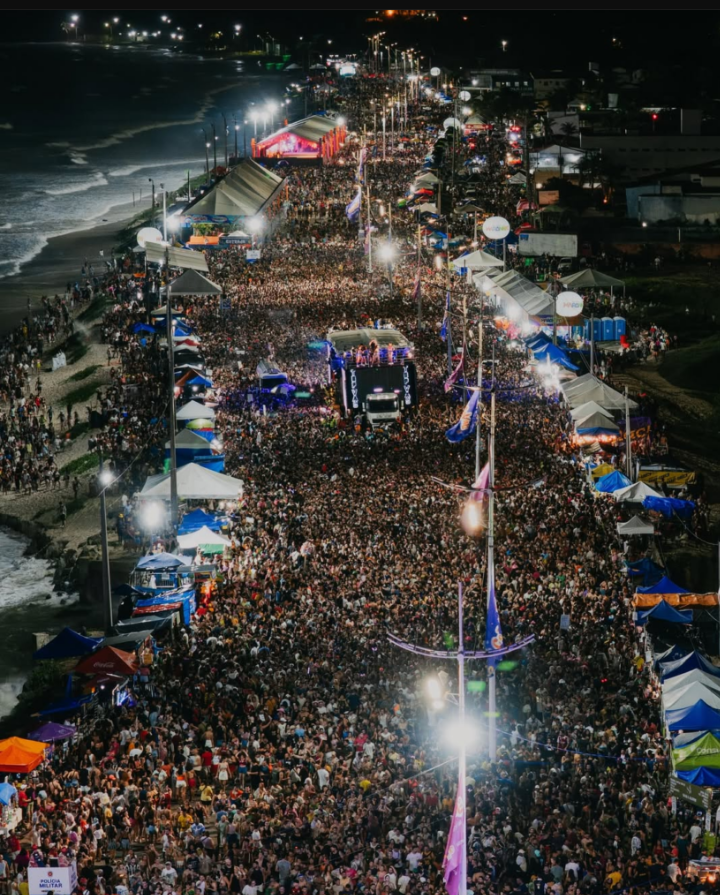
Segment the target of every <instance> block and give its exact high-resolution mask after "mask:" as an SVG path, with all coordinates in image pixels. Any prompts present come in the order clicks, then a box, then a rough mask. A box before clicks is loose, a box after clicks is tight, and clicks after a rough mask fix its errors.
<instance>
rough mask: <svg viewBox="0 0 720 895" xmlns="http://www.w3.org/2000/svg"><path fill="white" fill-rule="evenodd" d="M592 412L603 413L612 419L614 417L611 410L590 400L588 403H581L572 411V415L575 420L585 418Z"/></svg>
mask: <svg viewBox="0 0 720 895" xmlns="http://www.w3.org/2000/svg"><path fill="white" fill-rule="evenodd" d="M592 413H602V414H603V415H604V416H606V417H607V418H608V419H610V420H611V419H612V418H613V416H612V413H610V411H609V410H605V408H604V407H601V406H600V405H599V404H598V403H596V402H595V401H588V402H587V404H581V405H580V406H579V407H576V408H575V409H574V410H571V411H570V416H571V417H572V418H573V420H584V419H587V418H588V417H589V416H590V414H592Z"/></svg>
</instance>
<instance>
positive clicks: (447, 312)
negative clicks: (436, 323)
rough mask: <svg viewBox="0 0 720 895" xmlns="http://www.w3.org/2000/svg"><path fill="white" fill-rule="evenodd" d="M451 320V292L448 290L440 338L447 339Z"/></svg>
mask: <svg viewBox="0 0 720 895" xmlns="http://www.w3.org/2000/svg"><path fill="white" fill-rule="evenodd" d="M449 320H450V293H449V292H448V294H447V298H446V299H445V315H444V316H443V321H442V326H441V327H440V338H441V339H442V340H443V342H444V341H445V339H447V331H448V321H449Z"/></svg>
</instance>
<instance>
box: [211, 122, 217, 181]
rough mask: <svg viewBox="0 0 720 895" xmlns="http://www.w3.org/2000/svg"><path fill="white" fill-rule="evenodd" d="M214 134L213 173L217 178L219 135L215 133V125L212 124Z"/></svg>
mask: <svg viewBox="0 0 720 895" xmlns="http://www.w3.org/2000/svg"><path fill="white" fill-rule="evenodd" d="M210 127H211V128H212V132H213V173H214V174H215V176H217V133H216V131H215V124H214V123H213V124H211V125H210Z"/></svg>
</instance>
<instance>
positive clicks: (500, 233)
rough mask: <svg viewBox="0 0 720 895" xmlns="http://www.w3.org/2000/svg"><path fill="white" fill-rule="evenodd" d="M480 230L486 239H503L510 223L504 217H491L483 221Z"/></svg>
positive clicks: (508, 230)
mask: <svg viewBox="0 0 720 895" xmlns="http://www.w3.org/2000/svg"><path fill="white" fill-rule="evenodd" d="M482 231H483V233H484V234H485V236H487V238H488V239H505V237H506V236H507V235H508V233H509V232H510V224H509V223H508V222H507V221H506V220H505V218H501V217H492V218H488V219H487V220H486V221H483V225H482Z"/></svg>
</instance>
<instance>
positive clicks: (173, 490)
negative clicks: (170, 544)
mask: <svg viewBox="0 0 720 895" xmlns="http://www.w3.org/2000/svg"><path fill="white" fill-rule="evenodd" d="M165 294H166V296H167V306H166V311H165V313H166V314H167V343H168V378H169V386H170V387H169V402H170V414H169V415H170V518H171V522H172V527H173V531H176V530H177V522H178V487H177V448H176V445H175V427H176V425H177V421H176V419H175V345H174V343H173V321H172V287H171V285H170V247H169V246H167V247H166V248H165Z"/></svg>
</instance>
